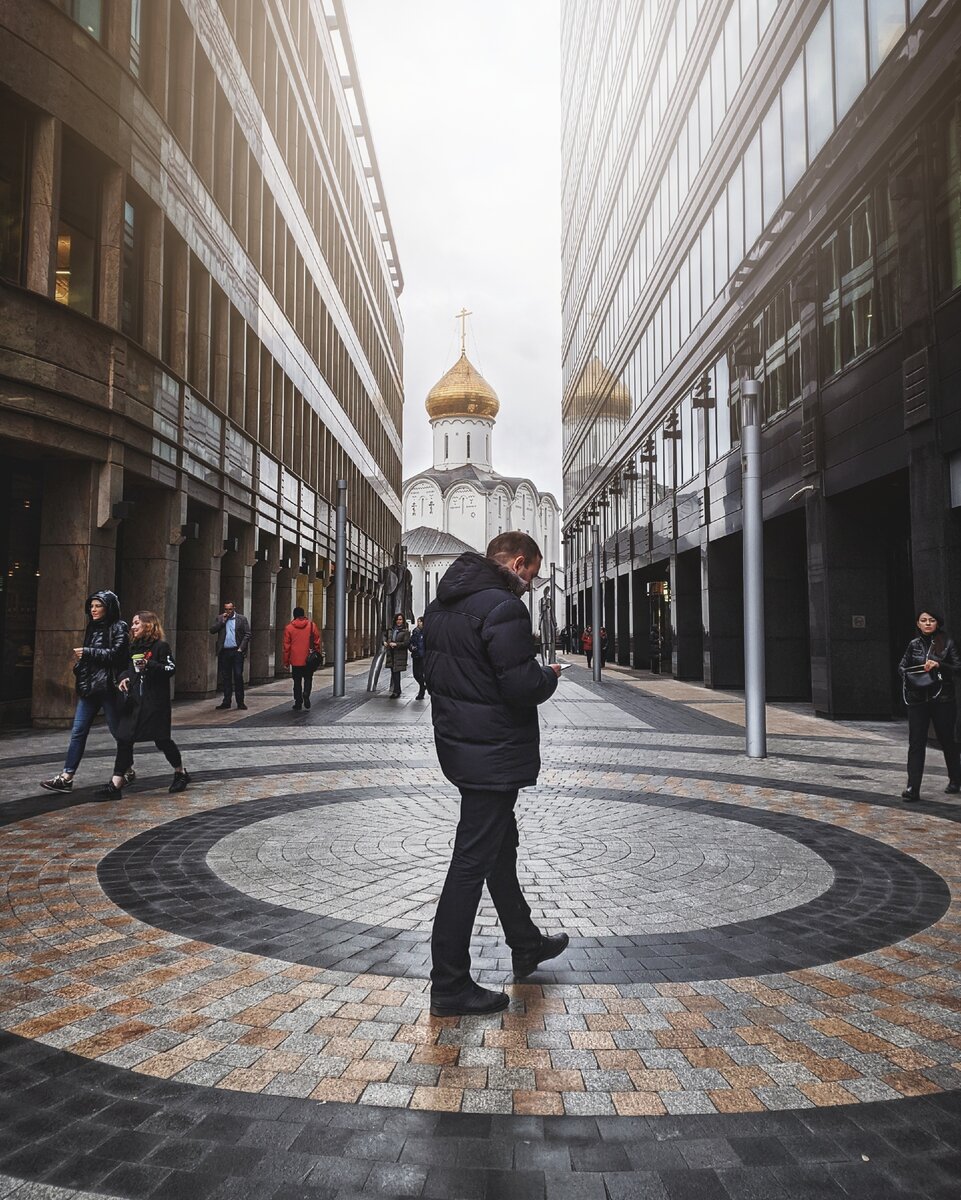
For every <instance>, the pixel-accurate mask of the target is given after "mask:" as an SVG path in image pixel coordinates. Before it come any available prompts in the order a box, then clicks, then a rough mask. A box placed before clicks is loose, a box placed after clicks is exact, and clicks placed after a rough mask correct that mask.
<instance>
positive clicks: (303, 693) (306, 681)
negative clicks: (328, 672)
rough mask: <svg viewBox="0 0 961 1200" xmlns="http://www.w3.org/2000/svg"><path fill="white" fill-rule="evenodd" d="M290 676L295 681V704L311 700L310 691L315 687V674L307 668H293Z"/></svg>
mask: <svg viewBox="0 0 961 1200" xmlns="http://www.w3.org/2000/svg"><path fill="white" fill-rule="evenodd" d="M290 675H291V678H292V679H293V681H294V704H303V702H304V701H305V700H309V699H310V689H311V688H312V687H313V686H314V673H313V671H308V670H307V668H306V667H291V668H290Z"/></svg>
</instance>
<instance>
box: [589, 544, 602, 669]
mask: <svg viewBox="0 0 961 1200" xmlns="http://www.w3.org/2000/svg"><path fill="white" fill-rule="evenodd" d="M591 533H592V535H593V538H594V546H593V552H594V562H593V579H592V587H591V593H592V594H591V623H592V625H593V626H594V628H593V629H592V631H591V632H592V633H593V635H594V649H593V654H594V664H593V665H594V670H593V676H594V682H595V683H600V682H601V530H600V526H598V525H594V526H593V528H592V530H591Z"/></svg>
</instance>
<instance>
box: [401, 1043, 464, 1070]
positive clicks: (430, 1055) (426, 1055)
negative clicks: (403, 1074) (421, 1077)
mask: <svg viewBox="0 0 961 1200" xmlns="http://www.w3.org/2000/svg"><path fill="white" fill-rule="evenodd" d="M459 1057H460V1046H417V1047H416V1048H415V1050H414V1053H413V1054H412V1055H411V1062H415V1063H430V1064H432V1065H434V1066H445V1065H446V1064H448V1063H455V1062H457V1059H458V1058H459Z"/></svg>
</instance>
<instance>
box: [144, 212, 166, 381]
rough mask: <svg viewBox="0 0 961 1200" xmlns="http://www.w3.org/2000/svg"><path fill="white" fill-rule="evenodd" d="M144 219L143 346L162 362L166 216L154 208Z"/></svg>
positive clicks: (146, 213) (145, 214)
mask: <svg viewBox="0 0 961 1200" xmlns="http://www.w3.org/2000/svg"><path fill="white" fill-rule="evenodd" d="M144 216H145V218H146V221H145V228H144V253H143V344H144V346H145V347H146V349H147V350H148V351H149V352H150V353H151V354H153V355H154V356H156V357H157V358H159V357H160V353H161V341H162V336H163V289H164V215H163V213H162V212H161V210H160V209H159V208H155V207H154V206H153V205H152V204H151V205H149V206H147V207H146V209H145V212H144Z"/></svg>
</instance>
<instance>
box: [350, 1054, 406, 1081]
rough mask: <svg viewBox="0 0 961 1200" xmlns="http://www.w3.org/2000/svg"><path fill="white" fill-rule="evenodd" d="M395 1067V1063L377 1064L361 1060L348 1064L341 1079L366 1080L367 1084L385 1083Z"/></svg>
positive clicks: (371, 1060)
mask: <svg viewBox="0 0 961 1200" xmlns="http://www.w3.org/2000/svg"><path fill="white" fill-rule="evenodd" d="M396 1066H397V1063H395V1062H378V1061H377V1060H376V1059H373V1058H361V1059H357V1060H355V1061H354V1062H352V1063H348V1064H347V1066H346V1067H345V1068H344V1073H343V1075H342V1076H341V1078H342V1079H366V1080H367V1082H368V1083H386V1082H387V1080H388V1079H390V1077H391V1075H392V1074H393V1072H394V1068H395V1067H396Z"/></svg>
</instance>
